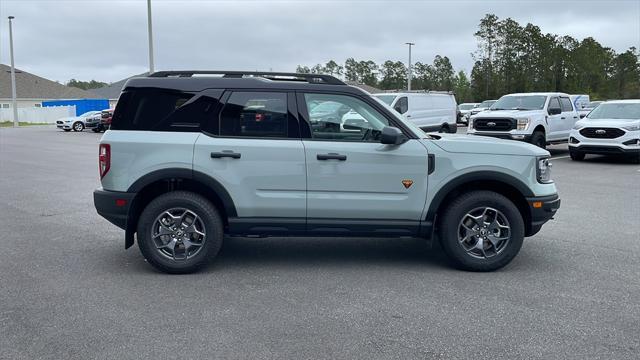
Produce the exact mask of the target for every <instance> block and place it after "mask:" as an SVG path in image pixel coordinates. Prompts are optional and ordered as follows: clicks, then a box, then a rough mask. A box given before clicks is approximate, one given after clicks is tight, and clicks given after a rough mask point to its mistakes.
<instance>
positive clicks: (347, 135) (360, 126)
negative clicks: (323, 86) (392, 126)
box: [304, 94, 389, 141]
mask: <svg viewBox="0 0 640 360" xmlns="http://www.w3.org/2000/svg"><path fill="white" fill-rule="evenodd" d="M304 98H305V102H306V104H307V107H308V106H309V105H308V104H310V103H315V102H320V103H321V104H320V105H317V106H316V107H315V108H314V109H313V110H312V111H310V112H309V122H310V125H311V137H312V138H313V139H322V140H342V141H379V138H380V131H381V130H382V128H384V127H385V126H387V125H389V122H388V120H387V119H386V118H385V117H384V116H383V115H382V114H380V113H379V112H378V111H377V110H375V109H374V108H373V107H371V106H370V105H369V104H367V103H365V102H364V101H362V100H360V99H358V98H355V97H352V96H346V95H327V94H305V95H304ZM325 104H326V105H325ZM321 107H322V109H327V111H317V109H318V108H321Z"/></svg>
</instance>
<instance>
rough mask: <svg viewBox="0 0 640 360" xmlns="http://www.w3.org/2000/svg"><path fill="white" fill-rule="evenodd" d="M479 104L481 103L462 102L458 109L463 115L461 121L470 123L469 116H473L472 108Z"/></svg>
mask: <svg viewBox="0 0 640 360" xmlns="http://www.w3.org/2000/svg"><path fill="white" fill-rule="evenodd" d="M478 106H480V103H462V104H460V105H458V111H459V112H460V114H461V115H462V116H461V117H460V121H459V122H462V123H463V124H468V123H469V117H470V116H471V110H473V109H475V108H477V107H478Z"/></svg>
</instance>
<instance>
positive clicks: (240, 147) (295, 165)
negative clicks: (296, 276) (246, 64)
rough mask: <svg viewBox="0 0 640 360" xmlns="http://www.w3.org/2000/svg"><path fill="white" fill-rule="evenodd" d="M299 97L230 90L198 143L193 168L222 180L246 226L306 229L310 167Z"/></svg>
mask: <svg viewBox="0 0 640 360" xmlns="http://www.w3.org/2000/svg"><path fill="white" fill-rule="evenodd" d="M294 96H295V95H294V93H286V92H278V91H241V90H232V91H227V92H225V94H224V95H223V96H222V99H221V104H220V111H219V113H218V116H216V117H215V118H214V119H212V124H211V125H210V127H209V130H208V131H206V132H205V133H203V134H202V135H201V136H200V137H199V138H198V139H197V141H196V143H195V148H194V159H193V170H194V173H195V174H204V175H206V176H209V177H210V178H212V179H214V180H215V181H217V182H218V183H219V184H220V186H221V187H222V188H224V189H225V190H226V191H227V192H228V193H229V196H230V197H231V200H232V201H233V203H234V205H235V208H236V212H237V217H238V218H240V220H237V219H230V220H229V221H230V224H231V225H233V224H232V223H233V222H234V221H241V222H244V223H245V224H249V223H251V224H254V225H255V226H256V227H259V226H260V225H261V224H262V225H264V226H266V225H268V223H269V221H267V220H268V219H274V218H275V220H274V221H273V222H274V223H278V224H282V223H284V222H285V221H283V220H282V219H283V218H286V219H289V220H293V222H294V223H297V224H299V225H300V226H301V227H304V222H305V212H306V168H305V156H304V148H303V145H302V141H301V139H300V136H299V127H298V123H297V117H296V116H295V111H292V110H291V109H292V108H295V99H294Z"/></svg>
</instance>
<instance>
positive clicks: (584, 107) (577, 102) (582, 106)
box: [569, 94, 593, 119]
mask: <svg viewBox="0 0 640 360" xmlns="http://www.w3.org/2000/svg"><path fill="white" fill-rule="evenodd" d="M569 99H571V102H572V103H573V107H574V108H576V111H577V112H578V114H579V115H580V119H582V118H583V117H585V116H587V114H588V113H589V112H590V111H591V110H593V109H591V108H589V103H590V102H591V100H590V99H589V95H584V94H583V95H569Z"/></svg>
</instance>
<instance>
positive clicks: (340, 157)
mask: <svg viewBox="0 0 640 360" xmlns="http://www.w3.org/2000/svg"><path fill="white" fill-rule="evenodd" d="M316 158H317V159H318V160H340V161H346V160H347V155H341V154H338V153H328V154H318V155H317V156H316Z"/></svg>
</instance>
